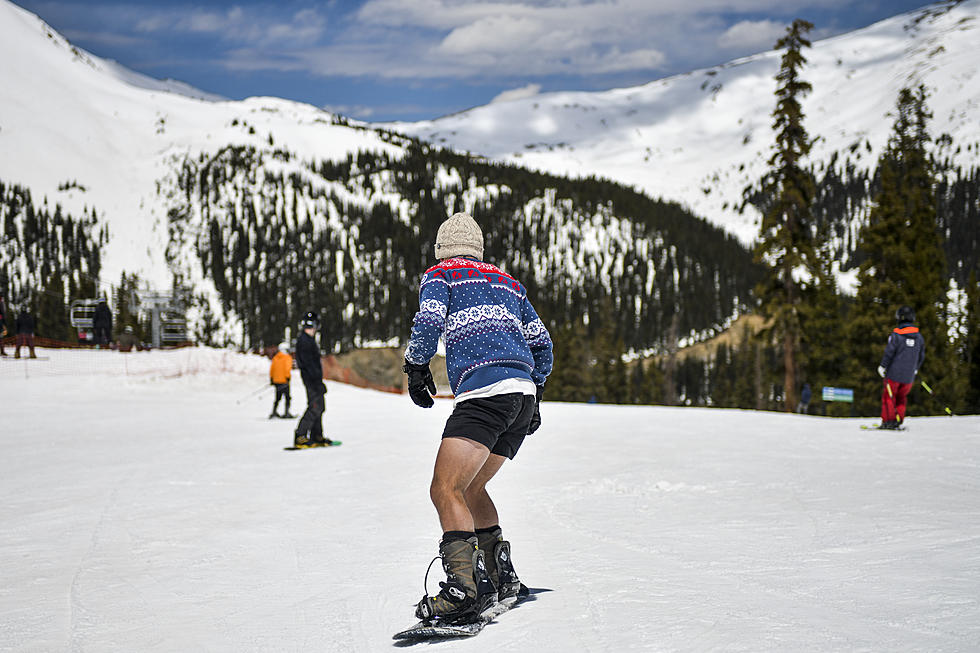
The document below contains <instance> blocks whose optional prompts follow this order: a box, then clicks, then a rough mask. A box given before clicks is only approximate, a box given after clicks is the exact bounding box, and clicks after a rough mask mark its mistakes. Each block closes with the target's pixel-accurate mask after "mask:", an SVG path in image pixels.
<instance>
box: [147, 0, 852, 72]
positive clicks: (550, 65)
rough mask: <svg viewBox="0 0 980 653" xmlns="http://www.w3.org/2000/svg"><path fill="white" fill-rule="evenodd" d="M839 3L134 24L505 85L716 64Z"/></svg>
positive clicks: (257, 57)
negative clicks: (805, 10)
mask: <svg viewBox="0 0 980 653" xmlns="http://www.w3.org/2000/svg"><path fill="white" fill-rule="evenodd" d="M843 2H844V0H811V1H809V2H803V0H779V1H777V0H688V1H687V2H683V3H680V2H677V0H366V1H365V2H363V4H362V5H361V6H360V7H359V8H356V9H354V10H349V9H344V4H345V3H339V2H338V3H331V2H327V3H320V4H319V5H313V6H314V7H315V8H308V9H304V10H302V11H298V12H295V13H293V14H292V15H285V16H284V15H282V12H281V10H279V9H278V8H277V7H276V5H271V4H270V5H258V4H256V5H243V6H244V8H242V7H234V8H232V9H228V10H223V9H221V10H194V11H190V12H188V10H184V11H181V12H178V11H175V10H160V11H157V12H156V13H152V14H150V15H144V17H143V20H141V21H140V25H139V26H140V29H141V30H143V31H151V32H164V31H166V30H176V31H183V32H186V33H196V34H213V35H214V36H215V37H216V38H217V39H219V40H220V41H221V43H223V44H225V46H226V51H225V53H224V56H222V57H220V58H219V59H218V60H219V61H220V62H221V64H222V65H224V66H226V67H228V68H230V69H239V70H282V71H298V70H299V71H307V72H309V73H312V74H317V75H324V76H346V77H374V78H384V79H399V80H408V81H416V80H418V81H421V80H427V79H441V78H447V79H465V80H470V81H473V82H486V83H490V84H497V85H505V84H508V83H510V84H517V83H524V80H528V78H540V79H542V80H543V79H544V78H546V77H549V76H556V75H562V76H568V77H580V78H588V77H590V76H592V77H598V76H602V75H618V76H621V77H622V76H629V77H631V78H643V79H653V78H654V77H656V76H658V75H660V74H662V73H664V72H667V71H672V72H680V71H681V70H680V69H679V66H681V65H683V66H685V68H684V70H690V69H692V68H695V67H700V66H709V65H714V64H717V63H719V62H721V61H725V60H728V59H730V58H731V57H733V56H740V55H747V54H752V53H755V52H758V51H760V50H763V49H768V48H770V47H772V45H773V43H774V42H775V41H776V39H778V38H779V36H780V35H781V33H782V30H783V27H784V26H783V23H781V22H779V18H777V17H785V16H787V15H792V13H793V12H795V11H796V10H797V9H799V8H801V7H803V6H806V7H809V8H813V7H815V6H819V5H827V6H829V5H840V4H842V3H843ZM346 6H347V7H349V6H350V5H346ZM328 14H329V16H330V24H329V25H328V21H327V16H328ZM723 16H724V17H727V18H724V17H723ZM760 16H764V17H766V18H763V19H759V17H760ZM328 27H329V28H330V29H328ZM681 62H683V63H681ZM687 66H689V67H687ZM515 80H521V81H515ZM535 81H537V80H535Z"/></svg>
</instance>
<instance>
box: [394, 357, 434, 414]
mask: <svg viewBox="0 0 980 653" xmlns="http://www.w3.org/2000/svg"><path fill="white" fill-rule="evenodd" d="M402 371H403V372H405V373H406V374H408V394H409V396H410V397H411V398H412V401H414V402H415V405H416V406H421V407H422V408H432V405H433V404H434V403H435V402H434V401H432V397H431V395H434V394H435V393H436V384H435V381H433V380H432V372H431V371H429V364H428V363H426V364H425V365H416V364H415V363H409V362H408V361H407V360H406V361H405V366H404V367H403V368H402Z"/></svg>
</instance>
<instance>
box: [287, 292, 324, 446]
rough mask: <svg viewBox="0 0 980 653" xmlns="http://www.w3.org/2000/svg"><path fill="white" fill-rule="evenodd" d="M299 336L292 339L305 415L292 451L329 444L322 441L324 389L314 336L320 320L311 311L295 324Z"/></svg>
mask: <svg viewBox="0 0 980 653" xmlns="http://www.w3.org/2000/svg"><path fill="white" fill-rule="evenodd" d="M299 326H300V329H301V331H300V334H299V337H298V338H296V367H298V368H299V374H300V376H301V377H302V379H303V387H304V388H306V412H304V413H303V416H302V417H300V420H299V424H298V425H297V426H296V433H295V434H294V435H293V446H294V447H300V448H302V447H311V446H313V447H315V446H323V445H325V444H332V443H333V440H330V439H329V438H324V437H323V411H324V409H325V408H326V396H325V395H326V394H327V385H326V384H325V383H324V382H323V364H322V363H321V361H320V345H318V344H317V342H316V337H315V336H316V332H317V330H318V329H319V328H320V318H319V316H318V315H317V314H316V313H314V312H313V311H310V312H308V313H307V314H306V315H304V316H303V319H302V320H301V321H300V323H299Z"/></svg>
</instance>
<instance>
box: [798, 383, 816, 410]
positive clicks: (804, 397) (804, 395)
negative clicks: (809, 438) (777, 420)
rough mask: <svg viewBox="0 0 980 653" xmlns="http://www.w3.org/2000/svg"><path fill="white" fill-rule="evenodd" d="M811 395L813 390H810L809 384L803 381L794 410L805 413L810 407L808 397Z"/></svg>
mask: <svg viewBox="0 0 980 653" xmlns="http://www.w3.org/2000/svg"><path fill="white" fill-rule="evenodd" d="M812 397H813V391H812V390H810V384H809V383H804V384H803V389H802V390H801V391H800V403H799V404H797V406H796V412H798V413H801V414H803V415H806V412H807V410H808V409H809V407H810V399H811V398H812Z"/></svg>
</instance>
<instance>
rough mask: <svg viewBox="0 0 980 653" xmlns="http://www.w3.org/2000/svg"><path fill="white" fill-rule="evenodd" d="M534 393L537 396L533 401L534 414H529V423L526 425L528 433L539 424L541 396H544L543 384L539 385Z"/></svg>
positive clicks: (533, 430) (536, 428)
mask: <svg viewBox="0 0 980 653" xmlns="http://www.w3.org/2000/svg"><path fill="white" fill-rule="evenodd" d="M535 394H536V395H537V396H536V397H535V401H534V414H533V415H531V423H530V424H528V426H527V434H528V435H531V434H532V433H534V432H535V431H537V430H538V428H540V426H541V397H542V396H544V386H543V385H539V386H538V388H537V391H536V392H535Z"/></svg>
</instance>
